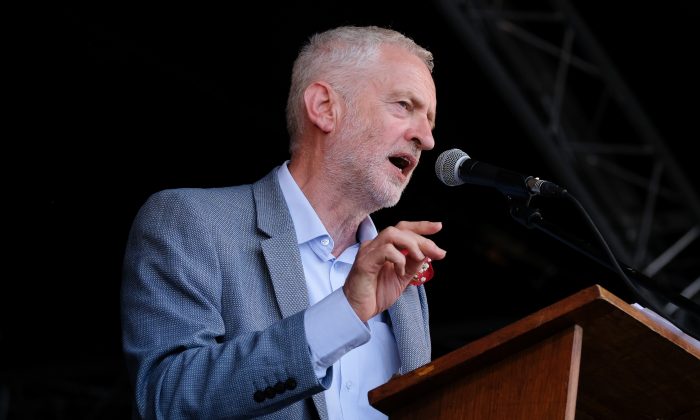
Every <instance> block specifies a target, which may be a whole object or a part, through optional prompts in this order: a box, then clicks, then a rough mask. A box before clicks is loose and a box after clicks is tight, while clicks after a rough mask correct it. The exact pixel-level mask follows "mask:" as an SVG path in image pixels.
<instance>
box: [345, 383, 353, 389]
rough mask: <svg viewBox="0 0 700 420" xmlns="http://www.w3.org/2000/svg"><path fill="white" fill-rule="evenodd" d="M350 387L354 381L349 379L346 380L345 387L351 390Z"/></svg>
mask: <svg viewBox="0 0 700 420" xmlns="http://www.w3.org/2000/svg"><path fill="white" fill-rule="evenodd" d="M350 388H352V381H347V382H345V389H347V390H348V391H350Z"/></svg>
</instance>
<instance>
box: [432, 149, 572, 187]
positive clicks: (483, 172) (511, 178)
mask: <svg viewBox="0 0 700 420" xmlns="http://www.w3.org/2000/svg"><path fill="white" fill-rule="evenodd" d="M435 174H436V175H437V177H438V179H440V181H442V183H443V184H445V185H448V186H450V187H454V186H457V185H462V184H473V185H482V186H486V187H493V188H496V189H497V190H499V191H500V192H501V193H503V194H504V195H506V196H508V197H520V198H529V197H531V196H533V195H541V196H543V197H556V196H559V195H562V194H564V193H566V189H564V188H562V187H560V186H558V185H557V184H554V183H552V182H549V181H545V180H542V179H539V178H535V177H532V176H525V175H521V174H518V173H515V172H512V171H509V170H506V169H502V168H498V167H496V166H492V165H489V164H488V163H483V162H479V161H476V160H472V159H471V158H470V157H469V155H468V154H466V153H464V152H463V151H461V150H459V149H450V150H446V151H444V152H442V153H441V154H440V156H438V158H437V160H436V161H435Z"/></svg>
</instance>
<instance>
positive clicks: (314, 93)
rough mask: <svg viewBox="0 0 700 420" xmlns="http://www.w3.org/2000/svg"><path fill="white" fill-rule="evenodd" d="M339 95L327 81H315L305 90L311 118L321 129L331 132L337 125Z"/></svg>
mask: <svg viewBox="0 0 700 420" xmlns="http://www.w3.org/2000/svg"><path fill="white" fill-rule="evenodd" d="M336 98H337V96H336V95H335V92H334V91H333V88H332V87H330V85H328V84H327V83H324V82H314V83H313V84H311V85H309V87H307V88H306V90H305V91H304V105H305V106H306V115H307V116H308V117H309V120H311V122H312V123H313V124H314V125H315V126H317V127H318V128H319V129H321V131H323V132H325V133H329V132H331V131H332V130H333V128H334V127H335V122H336V116H337V113H336V106H337V105H338V103H337V100H336Z"/></svg>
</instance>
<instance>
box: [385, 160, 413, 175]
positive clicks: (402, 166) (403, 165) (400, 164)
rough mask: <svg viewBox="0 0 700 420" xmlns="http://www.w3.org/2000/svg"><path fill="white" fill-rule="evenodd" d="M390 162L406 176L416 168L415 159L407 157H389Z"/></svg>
mask: <svg viewBox="0 0 700 420" xmlns="http://www.w3.org/2000/svg"><path fill="white" fill-rule="evenodd" d="M389 162H391V164H392V165H394V166H396V167H397V168H399V170H400V171H401V173H402V174H404V175H405V174H407V173H408V171H409V170H410V169H411V168H412V167H413V166H414V162H415V159H413V157H411V156H407V155H395V156H389Z"/></svg>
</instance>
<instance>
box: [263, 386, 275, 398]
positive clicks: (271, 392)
mask: <svg viewBox="0 0 700 420" xmlns="http://www.w3.org/2000/svg"><path fill="white" fill-rule="evenodd" d="M275 395H277V392H275V390H274V388H272V387H271V386H268V387H267V388H265V396H266V397H267V398H270V399H272V398H275Z"/></svg>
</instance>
